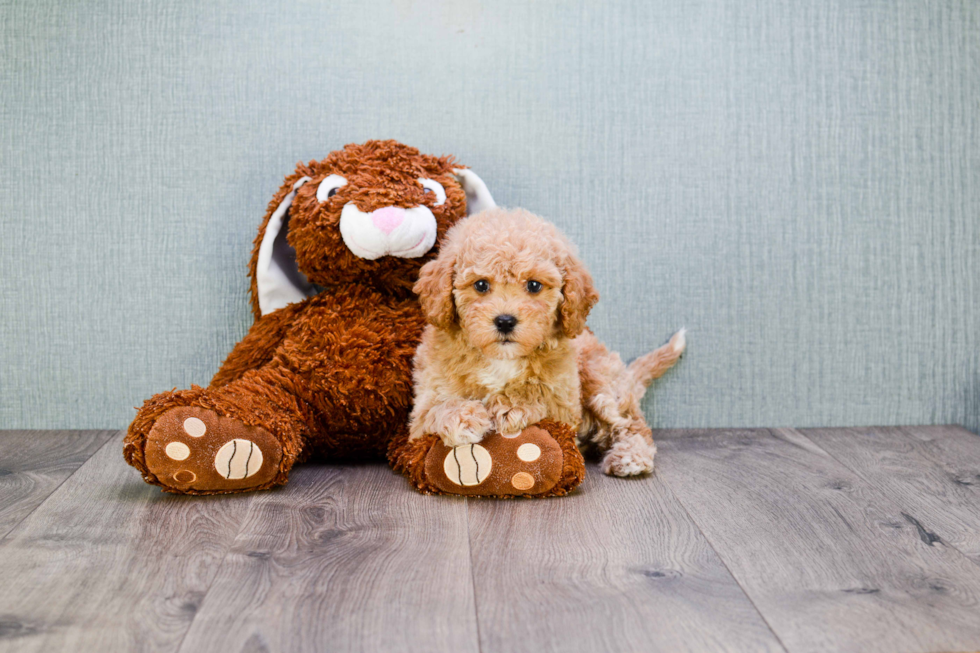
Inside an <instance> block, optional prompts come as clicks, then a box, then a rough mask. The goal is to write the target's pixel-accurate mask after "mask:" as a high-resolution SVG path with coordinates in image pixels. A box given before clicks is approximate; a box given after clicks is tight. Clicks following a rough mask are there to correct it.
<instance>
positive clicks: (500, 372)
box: [410, 208, 685, 476]
mask: <svg viewBox="0 0 980 653" xmlns="http://www.w3.org/2000/svg"><path fill="white" fill-rule="evenodd" d="M415 292H416V293H417V294H418V295H419V299H420V302H421V305H422V311H423V314H424V315H425V317H426V320H427V322H428V326H427V327H426V329H425V331H424V332H423V335H422V342H421V344H420V345H419V347H418V349H417V351H416V354H415V359H414V383H415V405H414V408H413V410H412V415H411V425H410V431H411V435H410V437H411V439H415V438H419V437H421V436H423V435H425V434H427V433H435V434H437V435H438V436H439V437H440V438H441V439H442V441H443V442H444V443H445V444H446V446H448V447H456V446H460V445H464V444H472V443H476V442H480V441H481V440H482V439H483V437H484V436H485V435H486V434H488V433H490V432H491V431H497V432H499V433H501V434H502V435H504V436H505V437H509V436H512V435H516V434H518V433H520V432H521V431H523V430H524V429H525V428H527V427H528V426H530V425H532V424H535V423H537V422H540V421H541V420H545V419H553V420H557V421H560V422H565V423H567V424H569V425H571V426H572V427H573V428H575V429H576V430H577V434H578V440H579V444H580V446H581V445H586V444H591V445H594V446H595V447H596V448H598V450H599V451H601V452H603V462H602V469H603V471H604V472H605V473H607V474H613V475H616V476H631V475H635V474H643V473H646V472H650V471H652V470H653V458H654V454H655V453H656V447H655V445H654V443H653V438H652V435H651V432H650V428H649V427H648V426H647V424H646V421H645V420H644V418H643V413H642V411H641V410H640V399H641V398H642V396H643V394H644V392H645V390H646V387H647V385H649V383H650V382H651V381H652V380H653V379H655V378H657V377H659V376H661V375H662V374H663V373H664V372H666V371H667V370H668V369H669V368H670V367H671V366H672V365H673V364H674V363H675V362H676V361H677V359H678V358H679V357H680V355H681V354H682V353H683V351H684V347H685V340H684V331H683V330H681V331H679V332H678V333H677V334H675V335H674V337H673V338H671V340H670V342H669V343H668V344H666V345H664V346H663V347H661V348H660V349H657V350H656V351H654V352H651V353H649V354H646V355H645V356H642V357H640V358H639V359H637V360H636V361H634V362H633V363H632V364H631V365H629V366H628V367H627V366H626V365H624V364H623V362H622V360H621V359H620V357H619V355H618V354H616V353H615V352H610V351H609V350H607V349H606V348H605V346H604V345H603V344H602V343H601V342H599V340H598V339H597V338H596V337H595V336H594V335H593V334H592V332H591V331H588V330H587V329H586V328H585V321H586V317H587V316H588V314H589V311H590V310H591V308H592V306H593V305H594V304H595V303H596V301H598V299H599V295H598V293H597V292H596V290H595V288H594V287H593V285H592V277H591V276H590V275H589V272H588V271H587V270H586V269H585V266H584V265H583V264H582V262H581V261H580V260H579V258H578V257H577V256H576V254H575V249H574V247H573V245H572V244H571V243H570V242H569V241H568V239H567V238H565V236H564V235H562V234H561V233H560V232H559V231H558V229H557V228H556V227H555V226H554V225H552V224H550V223H548V222H546V221H545V220H543V219H542V218H539V217H537V216H535V215H533V214H531V213H529V212H528V211H525V210H522V209H515V210H504V209H497V208H494V209H490V210H487V211H483V212H482V213H478V214H476V215H474V216H471V217H469V218H467V219H465V220H462V221H461V222H459V223H457V224H456V225H455V226H454V227H452V228H451V229H450V230H449V231H448V232H447V234H446V238H445V241H444V243H443V244H442V248H441V250H440V254H439V256H438V257H437V258H436V259H435V260H433V261H430V262H429V263H427V264H426V265H425V266H423V267H422V270H421V273H420V277H419V280H418V282H417V283H416V284H415Z"/></svg>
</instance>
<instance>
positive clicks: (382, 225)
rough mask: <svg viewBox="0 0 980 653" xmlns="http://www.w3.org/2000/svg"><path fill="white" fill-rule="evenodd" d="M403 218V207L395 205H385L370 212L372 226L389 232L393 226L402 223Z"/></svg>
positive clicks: (392, 229)
mask: <svg viewBox="0 0 980 653" xmlns="http://www.w3.org/2000/svg"><path fill="white" fill-rule="evenodd" d="M404 219H405V209H400V208H398V207H397V206H386V207H384V208H383V209H378V210H377V211H375V212H374V213H372V214H371V222H373V223H374V226H375V227H377V228H378V229H380V230H381V231H383V232H385V233H386V234H390V233H391V232H392V231H394V230H395V228H396V227H397V226H398V225H400V224H401V223H402V221H403V220H404Z"/></svg>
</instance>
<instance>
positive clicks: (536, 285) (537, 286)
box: [525, 279, 541, 295]
mask: <svg viewBox="0 0 980 653" xmlns="http://www.w3.org/2000/svg"><path fill="white" fill-rule="evenodd" d="M525 286H526V287H527V291H528V292H529V293H531V294H532V295H534V294H537V293H539V292H541V282H540V281H535V280H534V279H531V280H530V281H528V282H527V283H526V284H525Z"/></svg>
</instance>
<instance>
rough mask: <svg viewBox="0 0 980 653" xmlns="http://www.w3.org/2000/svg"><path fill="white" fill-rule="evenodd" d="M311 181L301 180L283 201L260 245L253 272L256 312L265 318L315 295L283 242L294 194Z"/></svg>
mask: <svg viewBox="0 0 980 653" xmlns="http://www.w3.org/2000/svg"><path fill="white" fill-rule="evenodd" d="M309 180H310V178H309V177H303V178H302V179H300V180H299V181H297V182H296V183H295V184H293V190H292V191H291V192H290V193H289V194H288V195H286V197H284V198H283V200H282V202H281V203H280V204H279V206H277V207H276V210H275V212H274V213H273V214H272V216H271V217H270V218H269V224H267V225H266V227H265V234H264V235H263V236H262V244H261V245H259V261H258V265H257V266H256V269H255V284H256V286H257V287H258V294H259V311H260V312H261V313H262V315H268V314H269V313H271V312H273V311H277V310H279V309H280V308H282V307H284V306H286V305H288V304H293V303H295V302H299V301H303V300H304V299H306V298H307V297H310V296H312V295H315V294H316V292H317V288H316V286H315V285H314V284H312V283H310V282H309V281H308V280H307V279H306V276H305V275H304V274H303V273H302V272H300V271H299V267H298V266H297V264H296V250H294V249H293V248H292V246H291V245H290V244H289V241H287V240H286V234H287V233H288V232H289V207H290V206H292V204H293V199H294V198H295V197H296V191H297V190H299V189H300V187H301V186H302V185H303V184H305V183H306V182H308V181H309Z"/></svg>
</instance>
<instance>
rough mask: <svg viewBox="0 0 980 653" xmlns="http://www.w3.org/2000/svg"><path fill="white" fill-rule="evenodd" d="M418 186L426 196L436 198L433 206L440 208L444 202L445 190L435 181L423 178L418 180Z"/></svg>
mask: <svg viewBox="0 0 980 653" xmlns="http://www.w3.org/2000/svg"><path fill="white" fill-rule="evenodd" d="M419 184H421V185H422V190H423V191H424V192H425V194H426V195H429V194H430V193H431V194H433V195H435V196H436V201H435V202H434V203H433V204H434V205H435V206H442V205H443V204H445V202H446V189H445V188H443V187H442V184H440V183H439V182H438V181H436V180H435V179H426V178H425V177H421V178H419Z"/></svg>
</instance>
